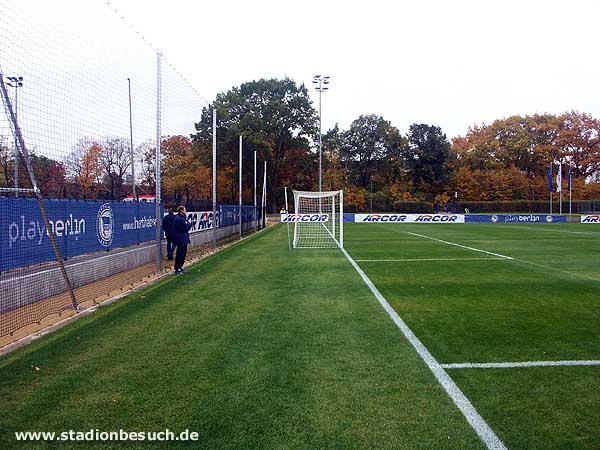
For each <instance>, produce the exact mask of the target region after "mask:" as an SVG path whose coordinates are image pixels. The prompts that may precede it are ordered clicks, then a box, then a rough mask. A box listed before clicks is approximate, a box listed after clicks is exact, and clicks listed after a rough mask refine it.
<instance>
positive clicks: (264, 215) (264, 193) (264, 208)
mask: <svg viewBox="0 0 600 450" xmlns="http://www.w3.org/2000/svg"><path fill="white" fill-rule="evenodd" d="M266 210H267V162H266V161H265V170H264V172H263V192H262V216H263V228H265V227H266V226H267V214H266Z"/></svg>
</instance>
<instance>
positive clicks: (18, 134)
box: [0, 69, 78, 309]
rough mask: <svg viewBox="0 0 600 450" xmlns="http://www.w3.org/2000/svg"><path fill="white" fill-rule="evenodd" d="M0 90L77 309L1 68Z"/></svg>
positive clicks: (49, 235)
mask: <svg viewBox="0 0 600 450" xmlns="http://www.w3.org/2000/svg"><path fill="white" fill-rule="evenodd" d="M0 91H1V93H2V99H3V100H4V106H5V108H6V112H7V113H8V116H9V122H10V125H11V127H12V131H13V133H14V137H15V143H16V144H17V146H16V148H15V152H17V154H18V155H19V156H21V157H22V158H23V162H24V163H25V170H26V171H27V175H28V177H29V181H31V185H32V186H33V192H34V193H35V197H36V199H37V202H38V206H39V208H40V212H41V214H42V218H43V220H44V225H45V226H46V232H47V234H48V237H49V238H50V242H51V243H52V249H53V251H54V256H55V257H56V262H57V264H58V266H59V268H60V272H61V274H62V277H63V280H64V282H65V287H66V288H67V291H68V292H69V297H70V298H71V305H72V306H73V309H78V305H77V299H76V298H75V293H74V292H73V287H72V286H71V280H70V279H69V275H68V274H67V270H66V269H65V265H64V264H63V259H62V255H61V254H60V249H59V248H58V244H57V242H56V237H55V235H54V228H52V227H51V226H50V221H49V220H48V214H47V212H46V207H45V206H44V198H43V197H42V193H41V191H40V190H39V188H38V185H37V181H36V178H35V174H34V172H33V168H32V167H31V161H30V159H29V152H28V151H27V147H25V140H24V139H23V135H22V133H21V129H20V128H19V123H18V121H17V118H16V116H15V113H14V111H13V109H12V105H11V103H10V98H9V97H8V91H7V90H6V85H5V84H4V75H3V73H2V70H1V69H0ZM17 159H18V158H17Z"/></svg>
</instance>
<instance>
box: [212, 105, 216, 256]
mask: <svg viewBox="0 0 600 450" xmlns="http://www.w3.org/2000/svg"><path fill="white" fill-rule="evenodd" d="M212 129H213V135H212V169H213V170H212V206H213V223H212V228H213V232H212V241H213V248H214V249H216V248H217V109H216V108H215V107H213V115H212Z"/></svg>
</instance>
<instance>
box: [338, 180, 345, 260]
mask: <svg viewBox="0 0 600 450" xmlns="http://www.w3.org/2000/svg"><path fill="white" fill-rule="evenodd" d="M339 227H340V248H344V191H342V190H340V225H339Z"/></svg>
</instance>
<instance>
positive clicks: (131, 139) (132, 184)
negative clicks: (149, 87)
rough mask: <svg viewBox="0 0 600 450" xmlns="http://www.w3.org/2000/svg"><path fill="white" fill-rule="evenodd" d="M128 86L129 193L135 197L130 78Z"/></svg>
mask: <svg viewBox="0 0 600 450" xmlns="http://www.w3.org/2000/svg"><path fill="white" fill-rule="evenodd" d="M127 86H128V88H129V146H130V147H131V193H132V195H133V198H135V197H136V196H135V158H134V157H133V118H132V114H131V78H127Z"/></svg>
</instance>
